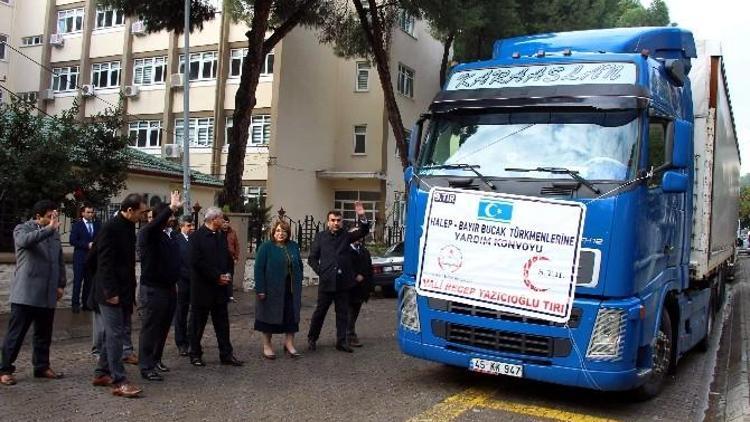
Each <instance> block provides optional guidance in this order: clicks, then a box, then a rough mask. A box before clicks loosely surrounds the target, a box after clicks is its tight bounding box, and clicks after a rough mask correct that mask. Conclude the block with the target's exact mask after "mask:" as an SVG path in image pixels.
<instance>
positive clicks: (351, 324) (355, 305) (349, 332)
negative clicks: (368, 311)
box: [346, 302, 362, 338]
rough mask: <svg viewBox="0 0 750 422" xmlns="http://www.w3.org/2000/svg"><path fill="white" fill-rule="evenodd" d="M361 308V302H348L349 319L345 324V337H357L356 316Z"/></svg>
mask: <svg viewBox="0 0 750 422" xmlns="http://www.w3.org/2000/svg"><path fill="white" fill-rule="evenodd" d="M360 309H362V302H349V320H348V323H347V324H346V337H347V338H351V337H357V329H356V325H357V317H359V311H360Z"/></svg>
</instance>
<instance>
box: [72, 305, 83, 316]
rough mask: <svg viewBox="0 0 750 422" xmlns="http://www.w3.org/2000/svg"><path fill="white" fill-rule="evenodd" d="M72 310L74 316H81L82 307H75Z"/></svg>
mask: <svg viewBox="0 0 750 422" xmlns="http://www.w3.org/2000/svg"><path fill="white" fill-rule="evenodd" d="M70 309H71V310H72V311H73V313H74V314H80V313H81V307H80V306H78V305H73V306H72V307H71V308H70Z"/></svg>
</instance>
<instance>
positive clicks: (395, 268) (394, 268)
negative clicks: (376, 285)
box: [393, 265, 401, 271]
mask: <svg viewBox="0 0 750 422" xmlns="http://www.w3.org/2000/svg"><path fill="white" fill-rule="evenodd" d="M393 271H401V266H400V265H394V266H393Z"/></svg>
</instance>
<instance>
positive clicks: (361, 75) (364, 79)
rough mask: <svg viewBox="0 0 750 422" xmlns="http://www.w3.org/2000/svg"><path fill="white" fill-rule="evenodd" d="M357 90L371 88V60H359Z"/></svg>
mask: <svg viewBox="0 0 750 422" xmlns="http://www.w3.org/2000/svg"><path fill="white" fill-rule="evenodd" d="M356 90H357V91H369V90H370V62H357V87H356Z"/></svg>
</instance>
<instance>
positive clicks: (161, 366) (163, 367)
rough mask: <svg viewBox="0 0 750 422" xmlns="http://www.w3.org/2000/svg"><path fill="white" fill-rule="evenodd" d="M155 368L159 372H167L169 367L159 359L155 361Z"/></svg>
mask: <svg viewBox="0 0 750 422" xmlns="http://www.w3.org/2000/svg"><path fill="white" fill-rule="evenodd" d="M155 368H156V370H157V371H159V372H169V367H168V366H167V365H165V364H163V363H161V361H159V362H156V366H155Z"/></svg>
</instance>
